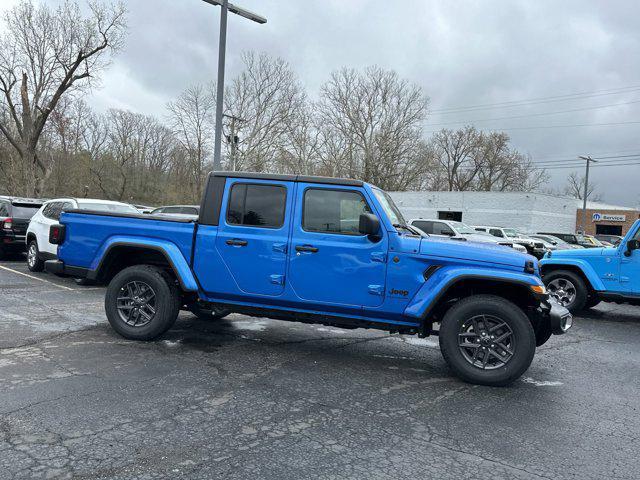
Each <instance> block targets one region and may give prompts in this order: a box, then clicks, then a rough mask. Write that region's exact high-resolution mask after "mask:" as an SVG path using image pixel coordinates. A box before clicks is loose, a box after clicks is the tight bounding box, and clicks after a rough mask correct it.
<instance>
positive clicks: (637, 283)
mask: <svg viewBox="0 0 640 480" xmlns="http://www.w3.org/2000/svg"><path fill="white" fill-rule="evenodd" d="M631 238H635V239H636V240H640V229H638V231H637V232H636V234H635V236H633V237H631ZM619 248H621V249H622V252H623V253H622V254H621V257H620V259H621V260H620V286H621V287H622V291H623V292H629V293H635V294H638V295H640V250H633V251H631V252H630V254H629V256H626V255H625V254H624V252H626V250H627V245H626V242H624V243H623V244H622V245H620V247H619Z"/></svg>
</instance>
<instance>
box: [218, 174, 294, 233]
mask: <svg viewBox="0 0 640 480" xmlns="http://www.w3.org/2000/svg"><path fill="white" fill-rule="evenodd" d="M286 204H287V190H286V188H285V187H283V186H280V185H261V184H249V183H236V184H235V185H233V186H232V187H231V192H230V193H229V205H228V208H227V223H228V224H230V225H244V226H247V227H264V228H280V227H282V225H284V211H285V206H286Z"/></svg>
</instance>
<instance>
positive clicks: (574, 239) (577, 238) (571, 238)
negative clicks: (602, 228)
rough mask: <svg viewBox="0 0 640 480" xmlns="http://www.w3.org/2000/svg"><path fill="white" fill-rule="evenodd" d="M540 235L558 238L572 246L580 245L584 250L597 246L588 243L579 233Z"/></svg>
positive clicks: (546, 233)
mask: <svg viewBox="0 0 640 480" xmlns="http://www.w3.org/2000/svg"><path fill="white" fill-rule="evenodd" d="M538 234H539V235H553V236H554V237H558V238H559V239H560V240H564V241H565V242H567V243H570V244H571V245H580V246H581V247H584V248H595V247H596V245H595V244H593V243H591V242H588V241H587V239H586V238H584V237H583V236H582V235H581V234H579V233H555V232H538Z"/></svg>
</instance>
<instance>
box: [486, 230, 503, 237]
mask: <svg viewBox="0 0 640 480" xmlns="http://www.w3.org/2000/svg"><path fill="white" fill-rule="evenodd" d="M489 233H490V234H491V235H493V236H494V237H504V235H503V234H502V231H501V230H498V229H497V228H492V229H491V230H489Z"/></svg>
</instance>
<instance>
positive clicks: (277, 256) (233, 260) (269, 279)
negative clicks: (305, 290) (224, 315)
mask: <svg viewBox="0 0 640 480" xmlns="http://www.w3.org/2000/svg"><path fill="white" fill-rule="evenodd" d="M227 183H230V185H229V187H228V189H227V191H226V193H225V196H224V198H223V202H224V203H223V205H224V208H223V210H222V212H221V215H220V224H219V227H218V235H217V238H216V249H217V250H218V252H219V253H220V256H221V257H222V261H223V262H224V264H225V266H226V267H227V269H228V271H229V273H230V274H231V276H232V277H233V280H234V281H235V282H236V285H237V287H238V289H239V290H240V291H241V292H244V293H246V294H250V295H268V296H277V295H280V294H281V293H282V292H283V291H284V283H285V270H286V261H287V241H288V240H289V220H288V218H289V215H290V212H288V211H287V205H290V204H291V202H290V201H289V202H288V201H287V198H289V197H290V196H292V195H293V192H292V190H293V188H292V185H293V184H292V183H290V182H275V181H274V182H272V181H260V180H241V179H239V180H234V181H231V180H230V179H229V180H227ZM231 290H232V289H230V291H231Z"/></svg>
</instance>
